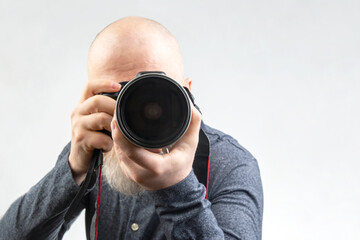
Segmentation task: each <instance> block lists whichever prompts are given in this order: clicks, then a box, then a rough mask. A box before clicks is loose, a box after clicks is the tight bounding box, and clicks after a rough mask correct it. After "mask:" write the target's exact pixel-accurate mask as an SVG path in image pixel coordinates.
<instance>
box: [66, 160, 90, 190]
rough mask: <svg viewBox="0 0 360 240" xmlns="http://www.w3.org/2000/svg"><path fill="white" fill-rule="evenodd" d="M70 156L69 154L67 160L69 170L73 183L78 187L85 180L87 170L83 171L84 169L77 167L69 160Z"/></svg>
mask: <svg viewBox="0 0 360 240" xmlns="http://www.w3.org/2000/svg"><path fill="white" fill-rule="evenodd" d="M70 156H71V153H70V155H69V159H68V164H69V167H70V169H71V174H72V177H73V179H74V181H75V182H76V183H77V185H79V186H80V184H81V183H82V182H83V181H84V180H85V177H86V172H87V170H86V169H85V170H84V168H81V167H79V166H78V165H77V164H76V162H75V161H73V160H71V159H72V158H71V157H70Z"/></svg>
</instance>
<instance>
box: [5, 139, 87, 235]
mask: <svg viewBox="0 0 360 240" xmlns="http://www.w3.org/2000/svg"><path fill="white" fill-rule="evenodd" d="M68 156H69V145H68V146H66V147H65V148H64V150H63V151H62V153H61V154H60V156H59V158H58V161H57V163H56V165H55V167H54V168H53V169H52V170H51V171H50V172H49V173H48V174H47V175H46V176H45V177H44V178H43V179H41V180H40V182H38V183H37V184H36V185H35V186H33V187H32V188H31V189H30V190H29V191H28V192H27V193H26V194H25V195H23V196H22V197H20V198H19V199H17V200H16V201H15V202H14V203H13V204H12V205H11V206H10V208H9V209H8V210H7V212H6V213H5V215H4V217H3V218H2V219H1V221H0V229H1V231H0V239H7V240H9V239H33V238H36V239H57V238H62V235H63V234H64V232H65V231H66V230H67V229H68V228H69V226H70V224H71V223H72V222H73V220H75V219H73V220H72V221H70V222H69V223H64V221H63V216H64V214H65V211H66V209H67V207H68V205H69V204H70V202H71V201H72V199H73V197H74V196H75V194H76V193H77V191H78V188H79V187H78V185H77V184H76V183H75V181H74V180H73V177H72V174H71V170H70V168H69V164H68V160H67V159H68ZM83 207H84V206H83V205H82V206H81V207H80V208H79V209H78V213H80V211H81V210H82V209H83Z"/></svg>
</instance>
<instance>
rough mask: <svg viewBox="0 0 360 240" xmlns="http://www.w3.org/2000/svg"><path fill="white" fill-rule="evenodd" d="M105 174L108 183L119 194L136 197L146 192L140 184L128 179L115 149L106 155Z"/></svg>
mask: <svg viewBox="0 0 360 240" xmlns="http://www.w3.org/2000/svg"><path fill="white" fill-rule="evenodd" d="M103 173H104V176H105V179H106V182H107V183H108V184H109V186H110V187H111V188H112V189H114V190H115V191H117V192H120V193H123V194H125V195H129V196H134V195H139V194H141V193H143V192H144V191H145V190H144V188H143V187H142V186H140V185H139V184H138V183H136V182H134V181H133V180H132V179H130V178H128V176H126V174H125V173H124V172H123V170H122V168H121V166H120V161H119V159H118V158H117V156H116V153H115V150H114V148H113V149H112V150H111V151H110V152H108V153H106V154H105V155H104V169H103Z"/></svg>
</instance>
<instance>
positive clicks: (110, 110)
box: [79, 95, 116, 116]
mask: <svg viewBox="0 0 360 240" xmlns="http://www.w3.org/2000/svg"><path fill="white" fill-rule="evenodd" d="M115 105H116V101H115V100H114V99H112V98H109V97H107V96H103V95H96V96H93V97H91V98H88V99H87V100H85V101H84V102H83V103H82V104H81V105H80V106H79V113H80V114H82V115H89V114H92V113H97V112H105V113H107V114H109V115H111V116H113V115H114V110H115Z"/></svg>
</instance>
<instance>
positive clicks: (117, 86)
mask: <svg viewBox="0 0 360 240" xmlns="http://www.w3.org/2000/svg"><path fill="white" fill-rule="evenodd" d="M111 88H113V89H119V88H120V84H118V83H116V82H112V83H111Z"/></svg>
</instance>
